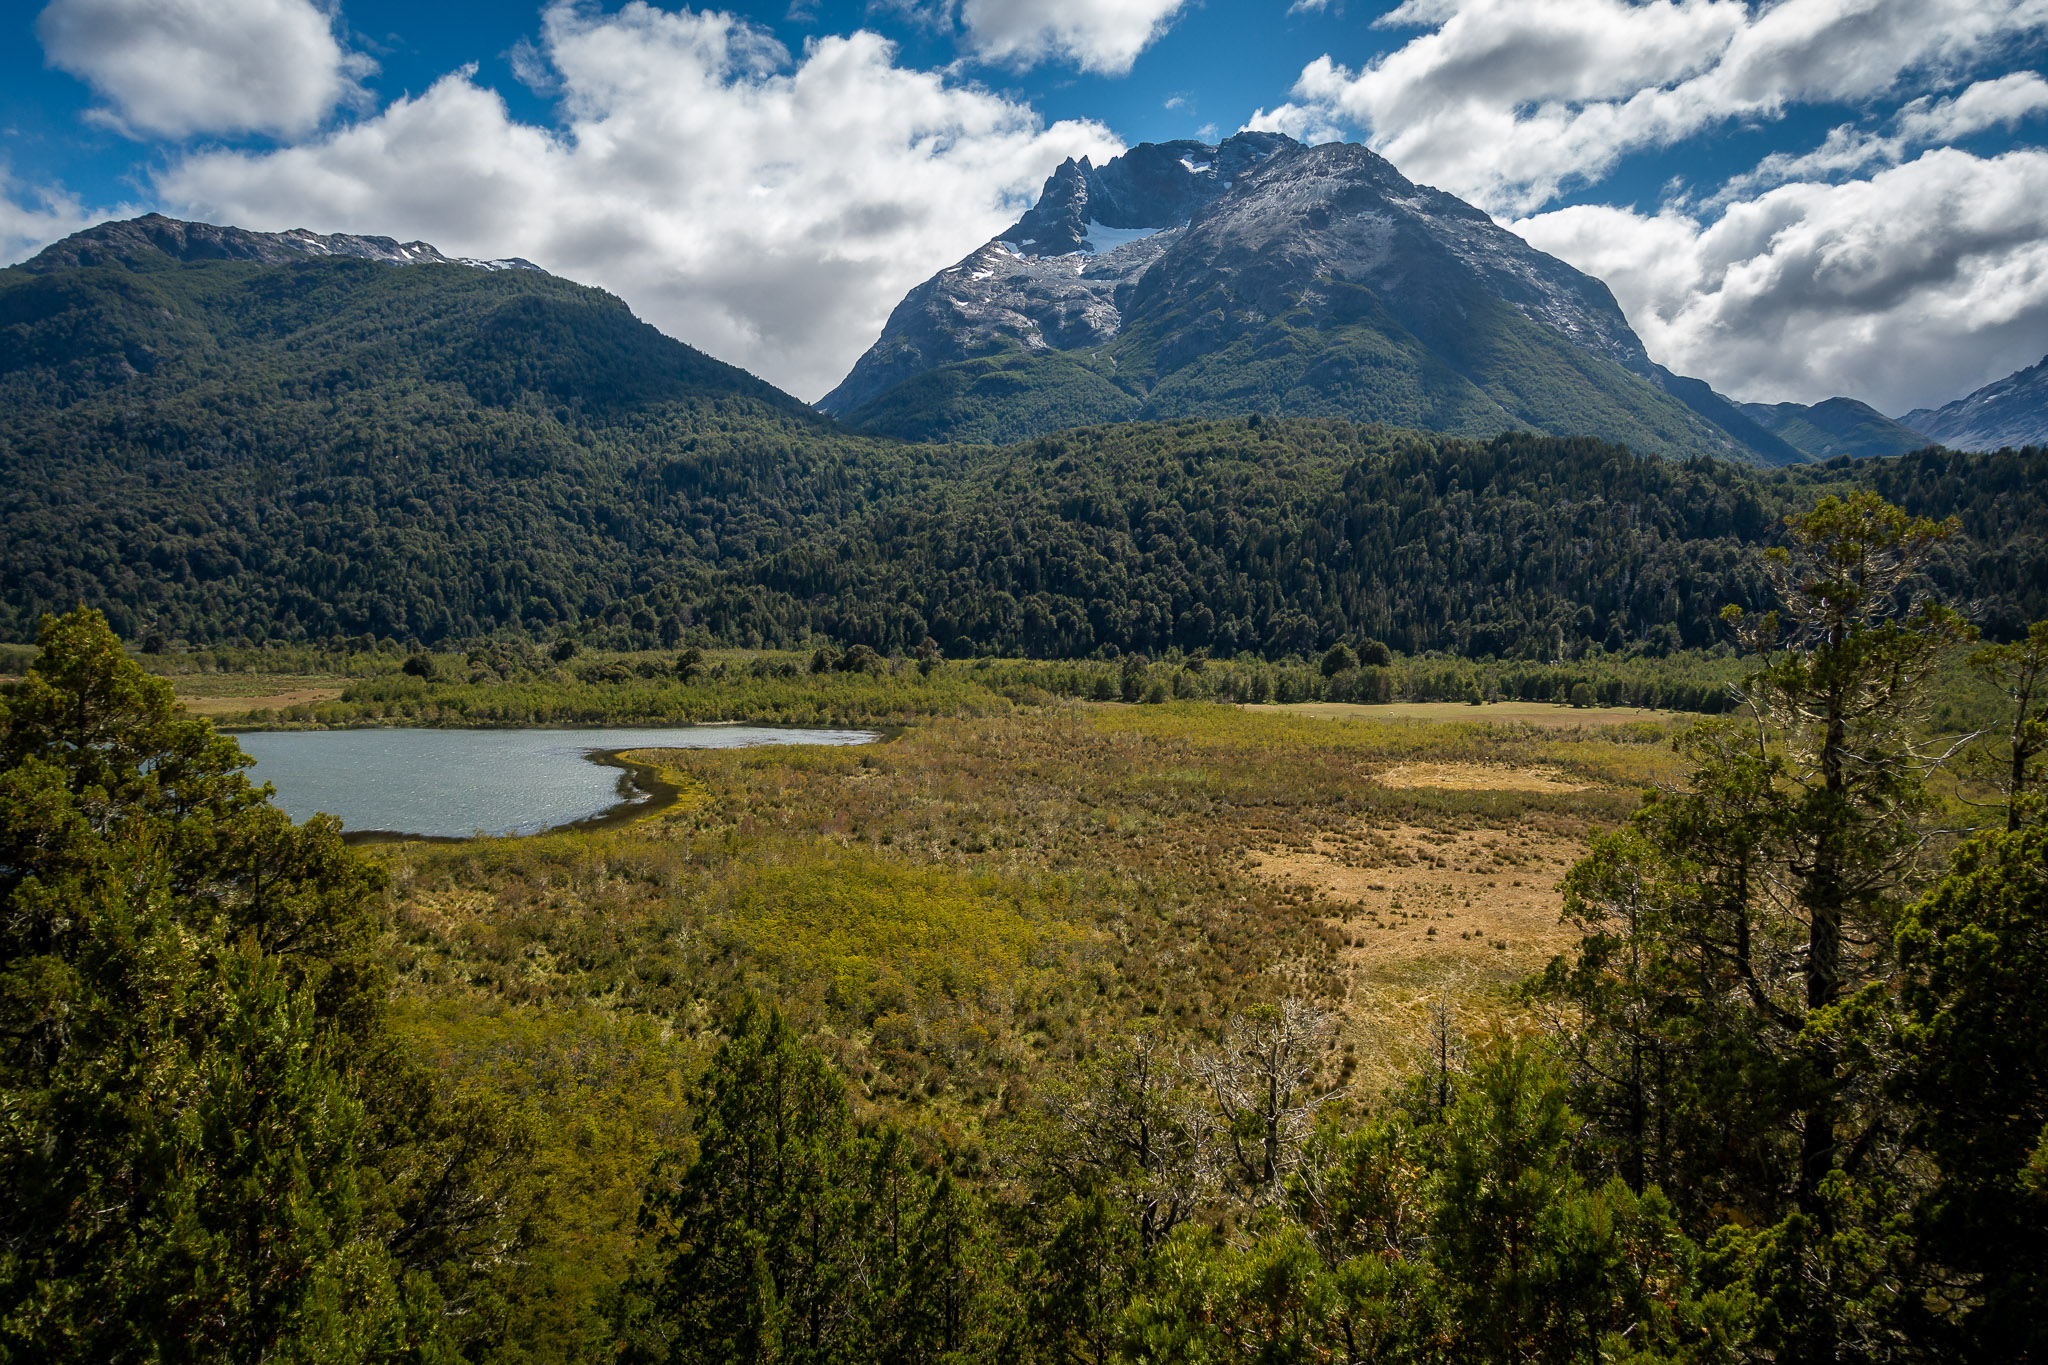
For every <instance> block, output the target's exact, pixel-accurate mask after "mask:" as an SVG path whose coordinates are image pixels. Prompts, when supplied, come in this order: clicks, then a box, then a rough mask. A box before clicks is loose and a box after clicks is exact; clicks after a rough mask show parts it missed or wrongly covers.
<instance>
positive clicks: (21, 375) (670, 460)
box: [0, 149, 2048, 658]
mask: <svg viewBox="0 0 2048 1365" xmlns="http://www.w3.org/2000/svg"><path fill="white" fill-rule="evenodd" d="M1254 150H1255V149H1254ZM1189 159H1190V160H1194V159H1195V158H1193V157H1190V158H1189ZM1176 160H1177V158H1176ZM1271 160H1277V157H1276V158H1271ZM1198 164H1201V163H1198ZM1262 164H1263V163H1262ZM1255 169H1256V168H1255ZM1106 183H1108V184H1109V185H1110V186H1111V187H1112V188H1116V187H1117V182H1116V181H1114V180H1111V181H1108V182H1106ZM1196 192H1199V189H1198V190H1197V191H1196ZM1226 193H1227V192H1226ZM1222 202H1223V201H1222V199H1220V198H1219V199H1217V200H1215V201H1212V205H1215V204H1221V203H1222ZM1084 221H1086V222H1093V223H1097V224H1099V223H1100V220H1099V219H1096V218H1092V217H1091V218H1089V219H1087V220H1084ZM120 226H122V225H113V227H120ZM1089 230H1090V231H1091V232H1101V233H1103V234H1104V235H1105V236H1106V235H1107V233H1108V232H1110V231H1115V230H1117V229H1113V228H1107V227H1103V226H1098V227H1094V228H1091V229H1089ZM1122 230H1123V231H1137V230H1136V229H1122ZM233 234H234V230H233V229H207V230H198V229H196V228H195V227H191V226H187V227H185V228H184V230H183V231H182V232H174V231H170V230H169V229H167V228H164V227H162V226H160V225H153V226H151V227H149V228H145V229H142V230H140V231H139V233H130V232H125V231H123V232H115V231H112V230H111V229H110V228H102V229H95V230H94V231H93V232H90V233H87V234H83V236H85V237H86V238H88V239H89V240H87V241H84V242H78V241H73V242H71V243H68V244H60V249H58V250H56V251H53V252H51V253H45V255H44V256H42V257H39V258H38V259H37V262H36V263H34V266H33V268H28V267H21V268H15V269H11V270H0V525H4V526H5V527H6V534H5V535H4V536H0V639H12V640H22V639H28V638H33V636H34V633H35V627H36V620H37V617H38V615H39V614H41V613H43V612H50V611H62V610H68V609H69V608H70V607H72V606H74V605H76V604H78V603H80V602H85V603H88V604H91V605H93V606H96V607H100V608H102V609H103V610H105V611H106V612H107V614H108V616H109V618H110V620H111V621H112V622H113V623H114V625H115V627H116V629H117V630H119V631H120V633H121V634H122V635H124V636H125V637H126V638H129V639H131V640H141V639H145V638H148V637H150V636H154V635H162V636H164V637H166V638H167V639H171V640H176V639H180V638H182V639H185V640H187V641H190V642H193V643H198V644H204V643H214V642H223V641H226V642H233V641H238V640H250V641H259V642H260V641H269V640H286V641H302V640H334V639H336V638H337V637H344V636H347V637H358V638H359V637H361V636H364V635H372V636H377V637H385V638H390V639H395V640H399V641H404V640H406V639H408V638H409V637H410V638H417V639H419V640H420V641H422V642H429V643H453V642H458V641H464V640H473V639H478V638H481V637H485V636H491V635H499V634H515V635H524V636H526V637H528V638H536V637H537V638H543V639H545V638H551V637H555V636H559V635H564V634H573V635H575V636H577V637H578V638H581V639H583V640H585V641H586V642H592V643H600V642H601V643H606V644H611V645H618V646H633V647H638V648H649V647H653V646H655V645H661V644H673V643H675V642H677V641H679V640H681V639H684V638H693V639H698V640H701V641H704V642H707V643H709V642H717V643H727V644H736V645H761V644H774V645H780V646H793V645H797V644H800V643H803V642H805V641H807V640H810V639H813V638H815V637H818V636H823V637H825V638H829V639H832V640H834V641H837V642H840V643H854V642H859V643H864V644H868V645H871V646H873V647H874V648H877V649H880V650H884V651H888V650H899V649H914V648H916V647H917V645H918V644H919V643H920V642H921V641H922V640H923V639H924V638H925V637H926V636H927V635H930V636H932V637H933V638H936V639H938V640H940V641H941V642H943V643H944V644H945V645H946V646H947V647H948V648H949V649H951V650H953V651H954V652H956V653H957V652H963V650H964V651H973V652H991V651H1001V652H1010V653H1014V652H1018V651H1030V652H1035V653H1038V654H1044V655H1072V654H1083V653H1092V652H1094V651H1096V650H1099V649H1103V648H1104V647H1106V646H1111V645H1113V646H1115V647H1117V648H1118V649H1121V650H1131V649H1139V650H1145V651H1148V652H1157V651H1160V650H1164V649H1167V648H1170V647H1173V646H1179V647H1181V648H1184V649H1195V648H1203V649H1208V650H1210V651H1212V652H1216V651H1223V652H1229V653H1236V652H1238V651H1246V650H1248V651H1254V652H1257V653H1261V654H1267V655H1274V656H1278V655H1286V654H1290V653H1299V652H1300V651H1302V650H1303V649H1307V648H1320V647H1324V646H1327V644H1328V643H1329V642H1330V641H1331V640H1333V639H1337V638H1351V637H1355V636H1357V635H1359V634H1361V633H1363V634H1372V635H1375V636H1377V637H1379V638H1383V639H1386V640H1388V641H1389V642H1391V643H1394V644H1396V645H1398V646H1400V647H1401V648H1404V649H1411V650H1451V651H1457V652H1461V653H1466V654H1472V655H1484V654H1494V655H1497V656H1509V655H1512V656H1515V657H1523V658H1537V657H1541V658H1550V657H1553V656H1554V655H1555V652H1556V651H1557V649H1558V648H1559V647H1560V645H1564V646H1567V647H1570V648H1577V647H1578V646H1579V644H1581V643H1584V642H1588V641H1591V642H1599V643H1602V644H1608V645H1612V646H1614V647H1630V648H1633V647H1636V646H1638V645H1644V646H1648V647H1650V648H1653V649H1660V650H1661V649H1664V648H1668V647H1672V646H1675V645H1680V644H1706V643H1710V642H1712V641H1714V640H1716V639H1718V638H1719V636H1718V635H1717V634H1716V632H1717V631H1718V629H1719V627H1718V626H1717V624H1716V622H1717V620H1718V616H1717V613H1718V612H1719V610H1720V608H1721V607H1722V606H1723V605H1724V604H1725V603H1727V602H1729V601H1739V602H1743V603H1745V604H1751V605H1753V604H1756V603H1757V601H1758V600H1759V594H1760V593H1763V592H1765V591H1767V588H1766V587H1765V586H1764V585H1763V582H1762V580H1761V579H1760V578H1759V577H1758V576H1757V574H1756V573H1755V566H1756V560H1755V555H1754V550H1755V549H1756V547H1757V546H1758V545H1759V544H1761V543H1769V542H1770V540H1771V539H1772V538H1773V537H1774V536H1776V535H1777V534H1779V528H1780V527H1781V525H1782V517H1783V515H1784V514H1785V513H1786V512H1787V511H1789V510H1792V509H1793V508H1796V507H1799V506H1805V505H1810V504H1811V502H1812V500H1813V498H1814V497H1815V496H1817V495H1818V493H1819V492H1821V491H1823V490H1827V489H1841V488H1849V487H1865V486H1868V487H1877V488H1879V490H1880V491H1882V492H1884V493H1885V495H1886V496H1887V497H1890V498H1892V499H1893V500H1894V501H1896V502H1898V503H1900V504H1901V505H1902V506H1906V507H1908V508H1910V509H1911V510H1914V511H1916V512H1922V513H1927V514H1932V515H1942V516H1945V515H1948V514H1949V513H1951V512H1957V513H1959V514H1960V515H1962V517H1963V520H1964V534H1963V536H1961V537H1959V538H1958V539H1957V540H1956V541H1955V542H1952V543H1951V544H1950V545H1949V546H1948V547H1945V549H1944V551H1943V555H1944V558H1943V560H1942V562H1941V563H1940V564H1939V565H1938V566H1937V570H1938V572H1937V573H1936V574H1935V578H1936V581H1937V583H1938V584H1939V585H1940V586H1942V587H1943V588H1944V590H1946V591H1950V592H1951V594H1952V595H1954V596H1958V597H1964V598H1968V599H1971V600H1973V601H1977V602H1979V603H1982V604H1984V605H1983V613H1984V615H1983V620H1984V622H1985V624H1986V626H1987V630H1989V631H1991V633H1994V634H1998V636H1999V638H2010V636H2011V634H2012V632H2013V631H2014V630H2016V629H2021V628H2023V627H2024V624H2025V623H2026V622H2027V621H2030V620H2033V619H2037V618H2038V617H2040V616H2041V615H2044V614H2048V593H2044V591H2043V589H2042V587H2041V585H2042V584H2044V583H2048V495H2044V490H2048V469H2044V467H2043V466H2044V463H2048V452H2042V451H2037V452H2032V453H2030V454H2029V455H2026V456H2023V457H2013V456H1963V455H1953V454H1951V453H1949V452H1944V451H1926V452H1921V453H1919V454H1916V455H1911V456H1907V457H1904V458H1902V459H1899V460H1884V461H1867V462H1863V463H1861V464H1859V465H1857V466H1856V467H1854V468H1853V469H1835V468H1822V467H1812V466H1808V467H1800V468H1791V469H1780V470H1772V471H1763V470H1756V469H1749V468H1744V467H1742V466H1739V465H1736V464H1732V463H1729V462H1725V461H1687V462H1672V461H1666V460H1659V459H1654V458H1647V457H1641V456H1637V455H1633V454H1631V453H1630V452H1629V451H1626V450H1623V449H1621V448H1619V447H1617V446H1613V445H1608V444H1604V443H1602V442H1599V441H1596V440H1592V439H1589V438H1572V439H1564V438H1558V437H1551V436H1538V435H1532V434H1528V433H1521V434H1514V435H1506V436H1499V437H1495V438H1493V439H1490V440H1487V441H1484V442H1481V441H1474V440H1470V439H1466V438H1461V437H1457V436H1449V435H1442V434H1431V433H1421V432H1415V431H1409V430H1402V429H1398V428H1394V427H1387V426H1370V425H1368V426H1359V425H1357V424H1355V423H1352V422H1350V421H1346V420H1340V419H1333V418H1288V419H1281V418H1270V417H1267V416H1265V415H1263V414H1253V415H1251V416H1249V417H1246V416H1238V417H1230V418H1222V419H1213V418H1195V419H1185V420H1178V421H1174V422H1166V423H1131V424H1124V425H1114V426H1092V427H1080V428H1076V429H1073V430H1068V431H1062V432H1059V433H1057V434H1054V435H1049V436H1044V437H1037V438H1033V439H1030V440H1027V441H1024V442H1020V443H1014V444H1009V445H999V446H962V445H937V444H918V443H906V442H901V441H895V440H888V439H882V438H876V437H871V436H865V435H860V434H855V433H849V432H848V431H846V430H845V429H844V428H843V427H841V426H839V425H837V424H835V423H833V422H832V421H831V420H830V419H828V418H826V417H825V416H823V415H821V414H819V413H817V412H815V411H813V410H811V409H810V408H808V407H806V406H805V405H803V404H801V403H799V402H797V401H796V400H795V399H793V398H791V397H789V396H788V395H787V394H784V393H781V392H779V391H778V390H776V389H774V388H772V387H771V386H769V385H767V384H764V383H762V382H761V381H760V380H758V379H756V378H754V377H753V376H751V375H748V374H746V373H744V372H742V371H740V370H737V369H734V368H733V367H731V366H729V365H724V364H721V363H720V362H718V361H716V360H714V359H712V358H711V357H709V356H706V355H703V354H701V353H699V352H697V351H694V350H692V349H691V348H689V347H688V346H685V345H682V344H681V343H679V342H676V341H673V340H671V339H670V338H668V337H665V336H662V335H661V334H660V333H659V332H657V331H655V330H654V329H653V328H651V327H649V326H647V325H646V324H645V323H642V322H640V321H639V320H638V319H636V318H635V317H633V315H632V314H631V312H629V311H628V310H627V309H626V307H625V305H624V304H622V303H621V302H620V301H619V300H618V299H616V298H613V297H612V296H611V295H609V294H606V293H603V292H602V291H599V290H596V289H590V288H587V287H585V286H582V285H579V284H575V283H573V282H571V281H568V280H563V279H559V278H556V277H554V276H550V275H547V274H545V273H542V272H539V271H532V270H518V269H512V270H496V271H493V270H488V269H480V268H474V267H470V266H467V265H462V264H454V263H447V262H446V261H445V259H444V258H441V257H440V255H439V253H435V254H434V257H432V258H428V257H427V256H426V252H428V251H430V250H431V248H427V247H424V246H422V245H417V244H414V245H413V246H412V250H411V254H410V256H400V257H397V258H396V259H394V256H393V255H392V253H391V252H390V251H389V250H388V249H387V248H386V247H385V246H383V245H382V244H379V245H377V247H376V249H377V251H378V252H379V253H381V254H379V255H376V256H360V255H343V254H340V253H338V252H334V251H332V250H331V249H330V251H329V252H328V253H325V254H322V253H315V252H305V251H297V250H292V249H291V248H285V250H287V251H289V252H290V254H289V255H287V256H286V257H284V258H283V259H280V260H270V261H266V260H263V259H258V258H256V257H253V256H250V255H243V256H240V257H223V256H218V255H211V254H204V255H199V256H197V257H196V258H194V259H183V256H184V254H185V253H188V252H191V251H193V250H194V248H193V247H192V245H191V244H192V243H193V242H194V240H195V239H196V240H197V241H198V242H199V243H200V244H201V245H200V247H199V248H198V249H199V250H200V251H202V252H210V251H211V250H213V247H212V245H210V244H212V243H220V242H232V243H239V244H240V245H241V246H242V247H246V248H248V249H249V250H256V249H259V248H260V249H262V250H266V251H267V250H270V249H272V248H273V247H274V246H275V243H274V242H270V241H268V240H262V241H257V242H254V243H253V244H252V243H251V241H250V240H249V239H246V238H240V237H236V236H234V235H233ZM1155 235H1156V234H1155ZM359 240H363V241H370V242H373V243H375V242H377V241H378V239H369V238H366V239H359ZM159 242H168V243H169V244H170V249H168V250H166V249H165V248H164V247H162V246H160V245H158V243H159ZM181 243H182V245H181ZM1115 249H1120V248H1115ZM429 259H431V260H432V261H433V262H434V263H414V264H401V263H399V262H400V261H404V260H411V261H415V262H417V261H422V260H429ZM1501 308H1502V309H1506V305H1504V304H1503V305H1501ZM1507 311H1510V312H1513V315H1514V316H1515V317H1517V318H1523V316H1524V315H1523V314H1521V313H1520V312H1515V311H1514V310H1507ZM1524 320H1525V321H1526V319H1524ZM1529 325H1531V326H1534V325H1535V324H1529ZM1511 335H1516V336H1519V335H1521V334H1520V333H1519V332H1513V333H1511ZM1602 363H1603V364H1604V363H1607V362H1604V361H1603V362H1602ZM1572 372H1573V373H1581V371H1578V370H1574V371H1572ZM1614 372H1615V373H1623V374H1626V373H1628V372H1626V371H1622V370H1621V369H1620V367H1619V365H1618V364H1617V365H1616V366H1615V371H1614ZM1597 373H1605V372H1604V371H1597ZM1630 382H1631V383H1635V382H1637V381H1636V380H1635V379H1634V377H1633V376H1632V375H1631V377H1630ZM1702 387H1704V386H1702ZM1618 391H1620V392H1629V390H1625V389H1624V390H1618ZM1710 397H1711V396H1710ZM1702 401H1707V400H1704V399H1703V400H1702ZM1713 401H1725V400H1718V399H1714V400H1713ZM1738 418H1739V419H1740V420H1742V421H1747V420H1749V419H1747V418H1744V417H1741V415H1740V414H1739V413H1737V414H1736V415H1735V416H1734V417H1731V418H1730V420H1731V421H1734V420H1737V419H1738ZM1759 430H1761V428H1759ZM1987 546H1995V547H1998V551H1999V552H1998V553H1996V554H1993V553H1987V551H1986V548H1985V547H1987ZM2000 632H2002V633H2000Z"/></svg>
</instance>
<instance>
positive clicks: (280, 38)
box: [36, 0, 375, 138]
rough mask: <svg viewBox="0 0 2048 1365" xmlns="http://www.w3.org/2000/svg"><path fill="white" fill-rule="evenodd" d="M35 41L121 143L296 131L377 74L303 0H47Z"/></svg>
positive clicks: (353, 96) (352, 98) (351, 98)
mask: <svg viewBox="0 0 2048 1365" xmlns="http://www.w3.org/2000/svg"><path fill="white" fill-rule="evenodd" d="M36 34H37V36H38V37H39V38H41V40H42V44H43V51H44V54H45V56H47V58H48V59H49V62H50V65H52V66H54V67H57V68H58V69H59V70H62V71H66V72H69V73H70V74H71V75H74V76H77V77H78V78H79V79H80V80H83V81H84V82H86V83H87V84H88V85H90V86H91V87H92V88H93V90H94V91H96V92H97V93H98V94H99V95H100V97H101V98H102V99H104V100H105V101H106V102H107V103H106V106H105V107H103V108H101V109H100V110H98V111H96V112H97V115H98V117H99V118H100V119H101V121H103V122H106V123H108V124H110V125H112V126H113V127H115V128H117V129H119V130H121V131H122V132H124V133H127V134H129V135H130V136H143V135H155V136H161V137H170V138H183V137H190V136H192V135H194V134H201V133H271V134H279V135H285V136H296V135H300V134H304V133H306V132H308V131H310V130H312V129H313V128H315V127H317V126H319V124H320V122H321V120H322V119H324V118H326V117H327V115H328V114H329V113H331V112H332V111H333V110H334V109H335V108H336V107H337V106H339V105H343V104H351V103H354V102H356V101H358V100H360V99H361V98H362V97H363V90H362V86H361V84H360V80H361V78H362V77H363V76H365V75H367V74H369V73H370V72H371V71H372V70H374V69H375V67H374V65H373V64H372V63H371V62H369V60H368V59H367V58H364V57H363V56H361V55H360V54H356V53H351V52H349V51H347V50H345V49H344V48H343V47H342V45H341V43H340V41H339V40H338V39H336V37H335V35H334V21H333V18H332V17H331V16H330V15H329V14H328V13H327V12H326V11H324V10H322V9H321V8H319V7H318V6H317V5H314V4H312V3H310V0H54V3H52V4H51V5H50V6H49V8H47V9H45V10H44V11H43V12H42V15H41V17H39V18H38V19H37V20H36Z"/></svg>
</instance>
